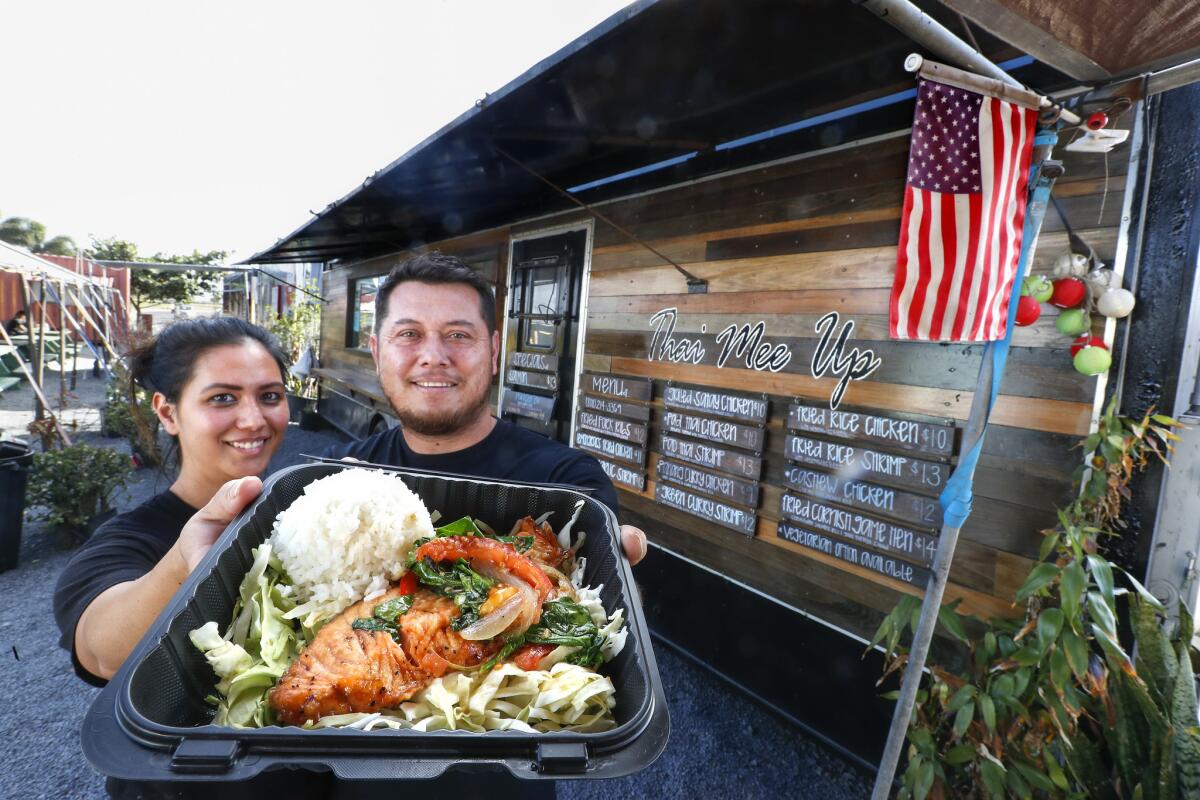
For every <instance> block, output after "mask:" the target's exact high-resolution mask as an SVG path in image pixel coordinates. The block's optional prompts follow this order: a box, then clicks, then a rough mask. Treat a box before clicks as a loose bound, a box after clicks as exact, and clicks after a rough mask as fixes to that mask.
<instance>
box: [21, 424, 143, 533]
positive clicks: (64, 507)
mask: <svg viewBox="0 0 1200 800" xmlns="http://www.w3.org/2000/svg"><path fill="white" fill-rule="evenodd" d="M130 472H131V467H130V465H129V456H127V455H125V454H124V453H119V452H117V451H115V450H106V449H104V448H100V447H92V446H90V445H87V444H83V443H76V444H73V445H71V446H70V447H64V448H62V449H60V450H48V451H46V452H43V453H35V454H34V456H33V467H32V468H31V469H30V471H29V487H28V489H27V494H26V502H27V504H28V505H30V506H42V507H43V509H42V512H41V515H40V516H41V518H42V519H45V520H47V521H49V523H50V524H51V525H52V526H53V527H55V528H57V529H59V530H61V531H62V532H64V533H66V534H67V535H68V536H70V537H71V538H72V539H74V540H75V541H82V539H83V538H85V537H84V535H83V534H84V531H85V529H86V528H87V524H88V522H89V521H91V519H92V518H93V517H95V516H97V515H98V514H102V513H104V512H106V511H109V510H110V509H111V506H110V505H109V499H110V498H111V496H112V494H113V492H115V491H116V490H117V489H120V488H123V487H124V486H125V484H126V483H127V482H128V480H129V473H130Z"/></svg>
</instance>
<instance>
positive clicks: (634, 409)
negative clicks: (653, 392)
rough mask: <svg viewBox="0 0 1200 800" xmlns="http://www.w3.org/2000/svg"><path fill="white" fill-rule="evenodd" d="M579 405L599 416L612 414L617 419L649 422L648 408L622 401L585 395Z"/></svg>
mask: <svg viewBox="0 0 1200 800" xmlns="http://www.w3.org/2000/svg"><path fill="white" fill-rule="evenodd" d="M580 401H581V403H580V404H581V405H582V406H583V407H584V408H586V409H587V410H588V411H598V412H600V413H601V414H612V415H613V416H617V417H629V418H630V419H636V420H638V421H639V422H649V421H650V406H644V405H640V404H638V403H626V402H624V401H622V400H609V399H608V398H605V397H593V396H592V395H590V394H585V395H583V396H582V397H581V398H580Z"/></svg>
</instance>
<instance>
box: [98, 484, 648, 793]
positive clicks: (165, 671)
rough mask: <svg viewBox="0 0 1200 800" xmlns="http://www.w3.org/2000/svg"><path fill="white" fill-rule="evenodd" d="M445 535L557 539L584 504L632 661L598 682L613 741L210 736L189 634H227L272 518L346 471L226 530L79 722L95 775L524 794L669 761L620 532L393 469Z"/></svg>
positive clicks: (345, 733)
mask: <svg viewBox="0 0 1200 800" xmlns="http://www.w3.org/2000/svg"><path fill="white" fill-rule="evenodd" d="M354 466H355V467H363V466H370V467H372V468H379V469H388V470H389V471H391V472H395V473H397V474H399V475H400V476H401V477H402V478H403V480H404V482H405V483H406V484H407V485H408V486H409V487H410V488H411V489H413V490H414V491H415V492H416V493H417V494H418V495H419V496H420V497H421V499H422V500H423V501H424V503H425V505H426V507H427V508H429V509H430V511H433V510H437V511H440V512H441V514H442V521H450V520H454V519H458V518H459V517H461V516H464V515H468V514H469V515H471V516H473V517H476V518H478V519H481V520H483V521H484V522H487V523H488V524H490V525H491V526H492V527H494V528H495V529H497V530H500V531H505V530H507V529H508V528H509V527H510V526H511V525H512V524H513V523H514V522H515V521H516V520H518V519H520V518H521V517H524V516H526V515H530V516H533V517H535V518H536V517H538V516H540V515H541V514H543V513H545V512H546V511H553V512H554V514H553V516H552V517H551V518H550V524H551V526H552V527H554V529H555V530H556V531H557V530H558V529H559V528H560V527H561V526H562V525H564V524H565V523H566V522H567V520H568V519H570V518H571V514H572V512H573V510H574V507H575V504H576V503H577V502H578V501H579V500H580V499H583V500H584V502H585V505H584V508H583V510H582V513H581V514H580V517H579V520H578V522H577V523H576V524H575V527H574V533H573V534H572V537H574V536H575V535H577V534H578V532H579V531H586V532H587V539H586V541H585V542H584V545H583V547H582V548H581V551H580V554H581V555H584V556H586V557H587V570H586V575H585V582H586V583H587V584H589V585H591V586H598V585H600V584H604V589H603V591H602V592H601V597H602V600H603V603H604V608H605V610H606V611H609V612H612V611H613V610H615V609H616V608H624V609H625V612H626V624H627V625H628V627H629V636H628V638H627V639H626V643H625V648H624V649H623V650H622V652H621V653H620V655H618V656H617V657H616V658H615V659H613V660H612V661H610V662H608V663H607V664H604V665H603V666H602V667H601V668H600V669H601V671H602V672H603V673H604V674H606V675H608V676H609V677H610V678H611V680H612V682H613V686H614V687H615V688H616V702H617V705H616V707H615V709H614V716H615V718H616V721H617V727H615V728H614V729H613V730H610V731H605V732H602V733H570V732H563V731H558V732H554V733H538V734H528V733H523V732H520V731H489V732H487V733H472V732H469V731H434V732H428V733H424V732H420V731H413V730H376V731H369V732H365V731H358V730H346V729H321V730H303V729H301V728H296V727H287V726H271V727H268V728H261V729H251V730H238V729H233V728H226V727H218V726H216V725H213V724H211V719H212V713H213V711H212V707H211V706H209V705H208V704H206V703H205V702H204V698H205V696H206V695H209V694H211V693H212V692H213V687H214V685H215V683H216V677H215V676H214V674H213V672H212V669H211V668H210V667H209V665H208V663H207V662H206V661H205V659H204V656H203V654H202V653H200V651H199V650H197V649H196V648H195V647H194V646H193V645H192V643H191V641H190V640H189V639H188V632H189V631H191V630H193V629H195V628H198V627H200V626H201V625H203V624H204V623H206V622H208V621H209V620H215V621H216V622H217V624H218V625H219V626H220V628H221V630H222V631H224V630H225V628H226V626H227V625H228V624H229V621H230V617H231V615H232V613H233V606H234V603H235V601H236V599H237V591H238V585H239V584H240V583H241V581H242V577H243V576H244V575H245V573H246V570H247V569H248V568H249V567H250V565H251V563H252V561H253V559H252V557H251V555H250V552H251V550H252V549H253V548H255V547H257V546H258V545H259V544H261V543H262V542H263V541H264V540H265V539H266V538H267V537H268V536H269V535H270V534H271V529H272V524H273V523H274V520H275V517H276V515H277V514H278V513H279V512H280V511H282V510H283V509H285V508H287V507H288V506H289V505H290V504H291V503H292V501H293V500H295V499H296V498H297V497H299V496H300V494H301V493H302V492H303V490H304V487H305V486H306V485H307V484H309V483H311V482H312V481H314V480H317V479H318V478H323V477H325V476H327V475H331V474H333V473H335V472H337V471H339V470H342V469H347V468H351V465H349V464H345V463H342V462H335V463H331V462H322V463H314V464H305V465H301V466H296V467H290V468H288V469H284V470H281V471H279V472H277V473H275V474H274V475H272V476H271V477H270V478H268V479H267V481H266V485H265V486H264V487H263V491H262V494H261V495H260V496H259V497H258V499H257V500H256V501H255V502H254V503H253V504H252V505H251V506H250V507H249V508H248V509H246V511H245V512H243V513H242V515H241V516H240V517H238V518H237V519H236V520H234V522H233V523H232V524H231V525H230V526H229V527H228V528H227V529H226V530H225V532H224V533H223V534H222V535H221V537H220V538H219V539H218V540H217V542H216V543H215V544H214V545H213V547H212V549H211V551H210V552H209V553H208V555H207V556H206V557H205V559H204V560H203V561H202V562H201V563H200V564H199V566H197V567H196V569H195V570H194V571H193V572H192V574H191V575H190V576H189V578H188V580H187V581H186V582H185V583H184V585H183V586H182V587H181V588H180V590H179V592H178V593H177V594H176V595H175V597H174V598H173V599H172V600H171V602H170V603H169V604H168V606H167V608H166V609H165V610H164V611H163V613H162V614H160V615H159V617H158V619H157V620H156V621H155V623H154V625H153V626H152V627H151V629H150V630H149V631H148V632H147V634H146V636H145V637H144V638H143V639H142V641H141V642H140V643H139V644H138V646H137V647H136V648H135V649H134V651H133V653H132V654H131V655H130V657H129V658H128V659H127V660H126V662H125V665H124V666H123V667H122V668H121V669H120V671H119V672H118V673H117V674H116V675H115V676H114V677H113V680H112V681H111V682H110V683H109V684H108V686H107V687H106V688H105V689H104V690H103V691H102V692H101V693H100V694H99V695H98V696H97V698H96V700H95V701H94V702H93V704H92V706H91V708H90V709H89V710H88V713H87V716H86V718H85V719H84V726H83V749H84V753H85V755H86V756H87V758H88V761H90V762H91V764H92V766H94V767H95V768H96V769H97V770H98V771H100V772H102V773H103V774H105V775H108V776H110V777H114V778H119V779H123V780H136V781H184V780H186V781H197V780H199V781H212V780H220V781H231V780H233V781H241V780H247V779H250V778H253V777H254V776H256V775H258V774H259V773H261V772H263V771H264V770H274V769H296V768H302V769H313V770H318V771H326V770H332V772H333V773H334V774H336V775H337V776H338V777H339V778H342V779H347V780H354V779H359V780H368V779H369V780H399V779H428V778H433V777H436V776H437V775H440V774H442V773H443V772H445V771H446V770H447V769H449V768H451V767H454V768H455V769H459V770H464V771H469V772H470V771H479V772H485V771H491V770H495V769H507V770H508V771H510V772H511V773H512V774H513V775H515V776H517V777H519V778H522V779H528V780H544V779H563V778H616V777H620V776H623V775H628V774H631V773H633V772H637V771H639V770H641V769H643V768H645V767H646V766H648V765H649V764H650V763H652V762H653V761H654V760H655V759H656V758H658V756H659V755H660V754H661V753H662V751H663V749H664V748H665V747H666V743H667V736H668V733H669V731H670V719H669V717H668V714H667V707H666V701H665V699H664V697H663V690H662V683H661V681H660V679H659V675H658V667H657V665H656V663H655V660H654V653H653V651H652V650H651V647H650V635H649V631H648V630H647V628H646V621H645V618H644V616H643V614H642V610H641V599H640V597H639V595H638V592H637V588H636V587H635V585H634V582H633V576H632V574H631V572H630V567H629V563H628V562H627V561H626V560H625V559H624V558H623V557H621V554H620V536H619V533H618V527H617V520H616V517H615V516H614V515H613V513H612V511H610V510H609V509H608V508H607V507H605V506H604V505H603V504H602V503H599V502H598V501H596V500H593V499H591V498H590V497H587V495H586V494H584V493H583V492H581V491H579V490H577V489H572V488H568V487H559V486H544V485H532V484H519V483H502V482H496V481H486V480H479V479H474V478H467V477H460V476H451V475H443V474H438V473H429V472H422V471H418V470H405V469H393V468H388V467H376V466H375V465H363V464H357V465H354Z"/></svg>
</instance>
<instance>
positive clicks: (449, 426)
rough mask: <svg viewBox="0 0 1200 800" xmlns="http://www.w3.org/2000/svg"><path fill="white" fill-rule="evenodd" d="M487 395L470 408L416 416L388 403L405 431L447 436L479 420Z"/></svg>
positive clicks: (482, 396)
mask: <svg viewBox="0 0 1200 800" xmlns="http://www.w3.org/2000/svg"><path fill="white" fill-rule="evenodd" d="M487 404H488V393H487V391H484V392H483V393H482V394H481V395H480V397H479V401H478V402H476V403H475V404H474V405H472V406H470V407H462V408H458V409H447V410H439V411H435V412H433V413H430V414H424V415H422V414H416V413H414V412H412V411H407V410H403V409H399V408H397V407H396V404H395V403H391V402H390V401H389V405H391V407H392V411H394V412H396V418H397V419H399V420H400V424H401V425H402V426H403V427H404V429H405V430H409V431H412V432H413V433H416V434H419V435H421V436H448V435H450V434H452V433H456V432H458V431H459V430H461V429H462V428H465V427H466V426H468V425H470V424H471V423H472V422H474V421H475V420H476V419H478V418H479V415H480V412H481V411H482V410H483V409H484V408H487Z"/></svg>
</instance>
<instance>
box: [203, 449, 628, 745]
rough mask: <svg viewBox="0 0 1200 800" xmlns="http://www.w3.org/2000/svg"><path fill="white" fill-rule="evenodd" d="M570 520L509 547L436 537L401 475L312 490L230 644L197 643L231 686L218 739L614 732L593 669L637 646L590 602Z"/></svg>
mask: <svg viewBox="0 0 1200 800" xmlns="http://www.w3.org/2000/svg"><path fill="white" fill-rule="evenodd" d="M581 505H582V503H581V504H580V506H581ZM578 511H579V507H578V506H577V508H576V514H578ZM574 521H575V520H574V518H572V520H570V521H568V523H567V524H566V525H564V526H563V528H562V529H561V530H560V532H559V534H558V535H557V536H556V535H555V534H554V532H553V530H552V529H551V528H550V526H549V525H548V524H546V522H545V521H544V520H537V521H535V520H533V519H532V518H529V517H526V518H524V519H522V520H519V521H518V522H517V524H516V525H514V526H513V530H512V531H511V532H510V533H509V534H508V535H504V536H501V535H498V534H497V533H496V532H494V531H493V530H492V529H491V528H490V527H488V526H487V525H486V524H485V523H483V522H482V521H477V520H472V519H470V518H468V517H464V518H462V519H459V520H457V521H455V522H453V523H450V524H448V525H444V526H442V527H439V528H435V527H434V520H433V519H432V518H431V517H430V514H429V512H428V511H427V510H426V509H425V507H424V506H423V505H422V503H421V501H420V498H418V497H417V496H416V494H414V493H413V492H412V491H411V490H410V489H409V488H408V487H407V486H406V485H405V484H404V482H403V481H402V480H401V479H400V478H399V476H396V475H394V474H391V473H387V472H382V471H377V470H366V469H358V468H354V469H346V470H342V471H340V472H338V473H335V474H334V475H331V476H328V477H326V478H322V479H320V480H317V481H314V482H313V483H311V484H309V485H308V486H307V487H306V488H305V491H304V494H303V495H301V496H300V497H299V498H297V499H296V501H295V502H294V503H292V505H291V506H290V507H288V508H287V509H285V510H284V511H283V512H281V513H280V514H279V516H278V518H277V519H276V522H275V527H274V531H273V533H272V535H271V537H270V538H269V539H268V540H267V541H266V542H264V543H263V544H262V545H261V546H260V547H259V548H258V549H257V550H256V551H255V561H254V564H253V565H252V566H251V568H250V570H249V571H248V572H247V574H246V576H245V578H244V579H243V581H242V584H241V586H240V589H239V598H238V601H237V605H236V606H235V609H234V613H233V620H232V621H231V623H230V625H229V626H228V628H227V630H226V632H225V634H224V635H221V634H220V633H219V630H218V626H217V623H216V622H209V623H207V624H206V625H204V626H202V627H201V628H198V629H197V630H195V631H192V633H191V638H192V641H193V643H195V645H196V646H197V647H198V648H200V650H201V651H203V652H204V654H205V656H206V658H207V659H208V661H209V663H210V664H211V665H212V667H213V670H214V672H215V673H216V674H217V677H218V679H219V681H218V683H217V685H216V690H217V693H216V694H215V695H213V696H211V697H210V698H209V700H210V702H212V703H213V704H214V705H216V707H217V712H216V715H215V719H214V722H215V723H216V724H218V725H230V726H234V727H260V726H264V725H270V724H290V725H303V726H306V727H332V726H352V727H357V728H363V729H368V730H369V729H373V728H378V727H390V728H415V729H419V730H439V729H466V730H475V731H486V730H507V729H516V730H524V731H528V732H533V731H553V730H577V731H602V730H607V729H609V728H611V727H613V726H614V725H615V721H614V719H613V716H612V709H613V706H614V705H615V703H616V701H615V698H614V689H613V686H612V682H611V681H610V680H609V679H608V678H607V677H606V676H604V675H602V674H601V673H599V672H597V671H596V668H597V667H598V666H599V665H600V664H601V663H603V662H604V661H608V660H610V659H612V658H613V657H615V656H616V655H617V654H618V653H619V652H620V650H621V648H622V647H623V646H624V642H625V637H626V633H627V632H626V629H625V626H624V612H623V610H621V609H618V610H616V611H615V612H614V613H613V614H611V615H609V614H606V612H605V610H604V608H603V606H602V605H601V603H600V598H599V592H600V589H601V588H603V587H596V588H591V587H587V586H585V585H583V583H582V577H583V573H584V569H585V566H586V564H585V559H584V558H582V557H578V558H577V557H576V555H575V553H576V551H577V549H578V547H579V545H580V544H581V543H582V541H583V539H582V534H580V538H579V539H578V540H577V541H576V542H575V543H574V545H572V544H571V543H570V541H569V537H570V532H571V527H572V524H573V523H574Z"/></svg>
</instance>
